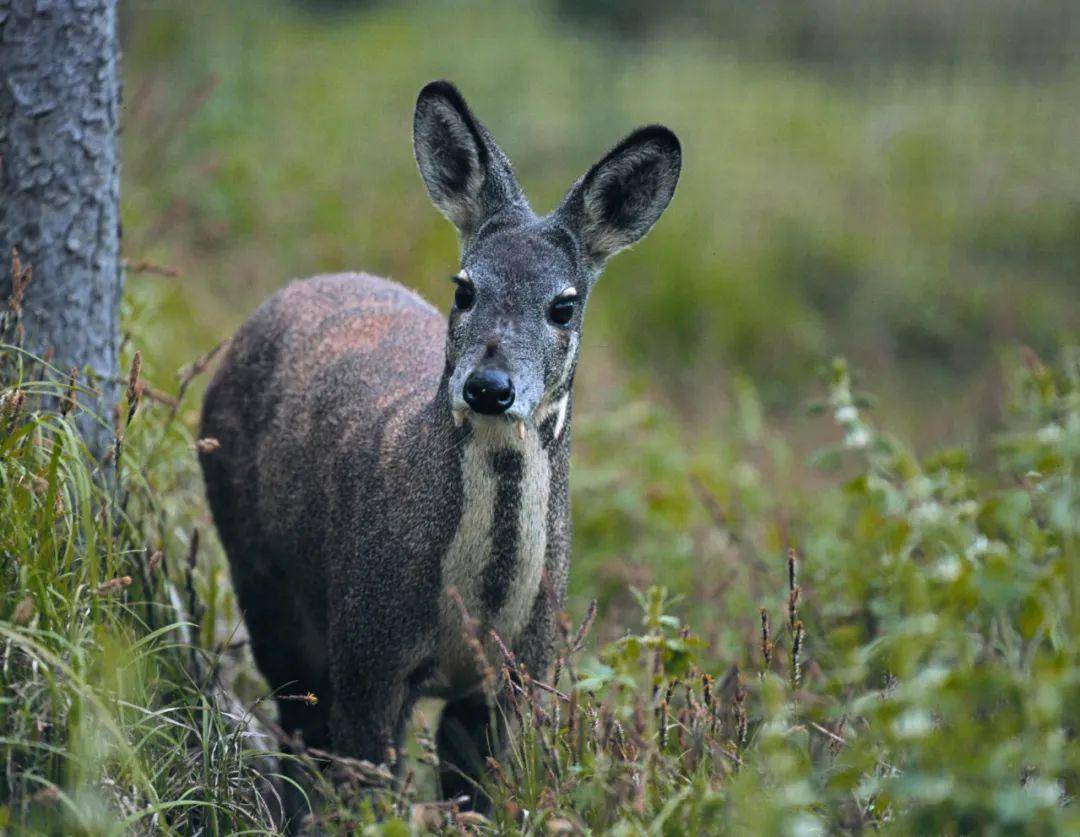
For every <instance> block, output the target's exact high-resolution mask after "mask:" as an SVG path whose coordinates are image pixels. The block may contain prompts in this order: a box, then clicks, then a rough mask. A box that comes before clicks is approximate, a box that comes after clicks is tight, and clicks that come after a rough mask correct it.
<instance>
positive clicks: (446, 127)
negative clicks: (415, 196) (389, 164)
mask: <svg viewBox="0 0 1080 837" xmlns="http://www.w3.org/2000/svg"><path fill="white" fill-rule="evenodd" d="M413 151H414V153H415V154H416V162H417V165H418V166H419V168H420V176H421V177H423V179H424V184H425V185H426V186H427V190H428V194H429V195H431V200H432V201H433V202H434V203H435V206H436V207H438V209H439V211H440V212H442V214H443V215H445V216H446V217H447V218H449V219H450V221H452V222H453V224H454V226H455V227H457V228H458V232H459V233H460V234H461V238H462V241H463V242H466V241H468V240H469V238H470V237H471V236H472V234H473V233H475V232H476V230H477V229H478V228H479V227H480V225H481V224H482V223H483V222H484V221H485V220H487V218H489V217H490V216H492V215H494V214H496V213H498V212H500V211H502V210H503V209H505V208H507V207H508V206H512V205H515V204H522V205H526V204H525V196H524V194H523V193H522V191H521V187H520V186H519V185H518V182H517V178H515V177H514V172H513V169H512V168H511V167H510V161H509V160H508V159H507V158H506V155H505V154H503V152H502V150H501V149H500V148H499V146H498V145H496V143H495V140H494V139H492V137H491V134H490V133H488V131H487V129H486V128H485V127H484V126H483V125H482V124H481V123H480V121H479V120H478V119H477V118H476V117H475V116H473V114H472V111H470V110H469V106H468V105H467V104H465V99H464V98H462V95H461V93H459V92H458V90H457V88H456V87H454V85H452V84H450V82H448V81H433V82H431V83H430V84H428V85H427V86H426V87H424V89H423V90H421V91H420V95H419V97H418V98H417V100H416V111H415V113H414V115H413Z"/></svg>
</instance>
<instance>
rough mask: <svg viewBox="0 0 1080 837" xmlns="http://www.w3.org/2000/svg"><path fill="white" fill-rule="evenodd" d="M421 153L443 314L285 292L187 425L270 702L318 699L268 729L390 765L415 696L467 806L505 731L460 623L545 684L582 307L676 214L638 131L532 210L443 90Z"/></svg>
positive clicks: (421, 118)
mask: <svg viewBox="0 0 1080 837" xmlns="http://www.w3.org/2000/svg"><path fill="white" fill-rule="evenodd" d="M413 147H414V152H415V155H416V160H417V163H418V165H419V169H420V174H421V176H422V178H423V180H424V183H425V184H426V186H427V190H428V192H429V194H430V196H431V199H432V200H433V201H434V203H435V205H436V207H438V209H439V210H440V211H441V212H442V213H443V214H444V215H445V216H446V217H447V218H449V219H450V221H452V222H453V224H454V225H455V226H456V227H457V230H458V232H459V234H460V242H461V254H460V263H459V269H458V270H456V271H453V270H452V269H451V270H448V271H447V272H448V273H453V274H454V275H453V282H454V283H455V285H456V287H455V290H454V301H453V306H452V308H451V310H450V313H449V318H447V317H445V316H441V315H440V314H439V312H438V311H436V309H435V308H433V307H432V306H431V305H429V304H428V303H427V302H425V301H424V300H423V299H421V298H420V297H419V296H417V295H416V294H415V293H413V292H412V291H410V290H407V289H406V288H404V287H402V286H401V285H398V284H396V283H394V282H391V281H388V280H386V279H380V278H378V277H375V276H371V275H368V274H365V273H349V274H341V275H333V276H317V277H315V278H312V279H307V280H303V281H296V282H293V283H292V284H290V285H288V286H286V287H285V288H284V289H283V290H281V291H279V292H278V293H277V294H275V295H274V296H272V297H271V298H270V299H269V300H268V301H267V302H265V303H264V304H263V305H262V306H261V307H260V308H259V309H258V310H257V311H256V312H255V313H254V314H253V315H252V316H251V318H250V319H249V320H248V321H247V322H246V323H245V324H244V325H243V326H242V327H241V328H240V330H239V331H238V332H237V334H236V336H235V337H234V339H233V340H232V342H231V345H230V347H229V350H228V353H227V355H226V356H225V359H224V361H223V363H222V365H221V367H220V368H219V369H218V371H217V374H216V375H215V376H214V379H213V381H212V382H211V384H210V387H209V389H208V390H207V393H206V402H205V406H204V409H203V418H202V428H201V433H202V435H203V436H207V437H214V438H216V439H217V440H218V441H219V442H220V447H219V448H218V449H216V450H215V451H213V452H209V453H204V454H202V456H201V461H202V468H203V473H204V477H205V481H206V489H207V493H208V495H209V500H210V506H211V509H212V511H213V515H214V520H215V522H216V524H217V529H218V531H219V533H220V535H221V540H222V542H223V543H224V546H225V549H226V551H227V552H228V556H229V561H230V564H231V567H232V578H233V583H234V586H235V588H236V594H237V596H238V598H239V603H240V607H241V609H242V611H243V614H244V617H245V619H246V621H247V625H248V629H249V633H250V636H251V647H252V650H253V652H254V655H255V660H256V662H257V663H258V665H259V668H260V669H261V670H262V673H263V674H264V675H265V677H266V679H267V681H268V683H269V685H270V687H271V688H274V689H280V688H282V687H286V686H287V688H286V689H285V691H287V692H297V691H307V690H310V691H312V692H314V693H315V694H316V695H317V696H318V697H319V699H320V700H319V703H318V705H317V706H315V707H311V706H307V705H304V704H302V703H298V702H294V701H279V709H280V717H281V722H282V726H283V727H284V728H285V729H287V730H289V731H300V732H302V733H303V737H304V740H305V741H306V742H307V743H308V744H309V745H313V746H319V747H329V748H331V749H333V750H334V751H336V752H338V753H341V754H345V755H349V756H354V757H357V758H364V759H369V760H371V761H373V762H376V763H379V762H386V761H388V760H389V761H392V760H393V756H392V755H390V756H388V754H392V753H394V752H396V751H397V749H398V748H399V745H400V739H401V736H402V730H403V726H404V723H405V720H406V717H407V715H408V714H409V711H410V709H411V707H412V706H413V704H414V702H415V701H416V700H417V698H419V697H422V696H435V697H439V698H442V699H444V700H445V701H446V706H445V709H444V711H443V715H442V720H441V722H440V725H439V731H438V736H437V744H438V749H439V754H440V758H441V761H442V763H443V765H444V771H443V792H444V793H445V794H446V795H448V796H456V795H458V794H468V795H471V796H473V798H474V799H475V800H476V801H481V800H480V799H479V798H478V797H476V795H475V794H476V792H475V784H474V783H473V782H472V781H471V780H470V778H469V777H475V776H477V775H478V769H479V767H480V766H482V765H483V763H484V757H485V756H486V755H488V754H490V753H491V752H492V747H493V742H492V741H490V740H489V730H491V729H492V727H493V725H492V724H491V723H490V721H491V719H490V717H489V712H490V711H491V710H489V707H488V704H487V702H486V701H485V697H484V693H483V689H482V677H481V673H480V671H479V670H478V666H477V662H476V655H475V654H474V652H473V650H470V645H469V643H468V642H467V641H466V637H465V630H464V627H463V617H462V608H461V605H462V604H463V605H464V609H465V610H466V611H467V612H468V613H469V614H470V615H471V616H472V617H474V618H475V619H477V620H479V624H480V630H481V634H480V635H481V636H484V637H487V636H488V635H489V632H490V631H491V630H494V631H496V632H497V633H498V635H499V636H500V637H501V638H502V640H503V641H504V642H505V644H506V645H507V646H508V647H509V648H511V649H512V650H513V652H514V653H515V654H516V656H517V657H518V659H519V660H520V661H521V662H522V663H523V664H524V665H525V666H526V668H527V670H528V671H530V672H533V673H535V674H538V675H539V674H542V673H543V672H544V671H545V669H546V668H547V666H548V664H549V662H550V657H551V654H552V651H553V633H554V625H553V622H554V616H555V614H556V613H557V612H558V610H559V608H560V607H561V606H562V602H563V595H564V591H565V588H566V580H567V572H568V569H569V559H570V555H569V552H570V508H569V496H568V469H569V457H570V416H571V413H572V406H571V405H572V385H573V381H574V369H575V366H576V364H577V357H578V348H579V346H580V339H579V337H580V334H581V326H582V317H583V315H584V313H585V304H586V301H587V300H588V298H589V295H590V294H591V293H592V290H593V286H594V284H595V283H596V279H597V276H598V275H599V274H600V271H601V269H602V268H603V266H604V264H605V262H607V260H608V258H609V257H610V256H612V255H613V254H614V253H616V252H618V251H619V250H621V249H623V248H624V247H627V246H628V245H630V244H633V243H634V242H635V241H637V240H638V239H640V238H641V237H642V236H643V235H645V233H646V232H648V230H649V229H650V228H651V227H652V226H653V224H654V223H655V222H656V221H657V219H658V218H659V217H660V215H661V213H662V212H663V211H664V209H665V208H666V207H667V205H668V202H669V201H670V200H671V197H672V194H673V192H674V190H675V184H676V182H677V180H678V177H679V169H680V164H681V153H680V147H679V141H678V140H677V139H676V137H675V135H674V134H673V133H672V132H671V131H669V130H668V129H667V128H664V127H661V126H651V127H646V128H641V129H639V130H637V131H635V132H633V133H631V134H630V135H629V136H627V137H626V138H625V139H624V140H623V141H622V142H620V143H619V144H618V145H616V146H615V147H614V148H613V149H612V150H611V151H610V152H608V154H607V155H606V156H604V158H603V159H601V160H600V162H599V163H597V164H596V165H595V166H593V167H592V168H591V169H590V170H589V171H588V173H586V174H585V176H584V177H582V178H581V179H579V180H578V181H577V182H576V183H574V184H573V186H572V187H571V188H570V191H569V192H568V193H567V195H566V196H565V198H564V199H563V200H562V202H561V203H560V204H559V206H558V207H557V208H556V209H555V210H554V211H553V212H551V213H550V214H548V215H537V214H535V213H534V212H533V210H532V209H531V208H530V206H529V203H528V201H527V200H526V198H525V195H524V194H523V193H522V190H521V187H520V186H519V185H518V182H517V179H516V178H515V176H514V172H513V170H512V169H511V166H510V162H509V160H508V159H507V157H506V155H505V154H503V152H502V151H501V150H500V149H499V147H498V146H497V145H496V144H495V141H494V140H493V139H492V136H491V134H490V133H489V132H488V131H487V129H486V128H485V127H484V126H483V125H482V124H481V123H480V122H479V121H478V120H477V119H476V118H475V117H474V116H473V115H472V112H471V111H470V110H469V108H468V106H467V105H466V104H465V101H464V99H463V98H462V97H461V94H460V93H459V92H458V91H457V89H456V88H455V87H454V86H453V85H451V84H449V83H448V82H445V81H437V82H432V83H431V84H428V85H427V86H426V87H425V88H424V89H423V90H422V91H421V92H420V96H419V98H418V100H417V102H416V111H415V115H414V121H413ZM452 590H456V594H454V593H452V592H451V591H452ZM496 711H497V710H496ZM496 726H497V725H496Z"/></svg>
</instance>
